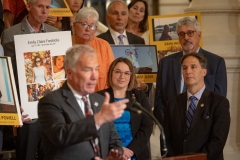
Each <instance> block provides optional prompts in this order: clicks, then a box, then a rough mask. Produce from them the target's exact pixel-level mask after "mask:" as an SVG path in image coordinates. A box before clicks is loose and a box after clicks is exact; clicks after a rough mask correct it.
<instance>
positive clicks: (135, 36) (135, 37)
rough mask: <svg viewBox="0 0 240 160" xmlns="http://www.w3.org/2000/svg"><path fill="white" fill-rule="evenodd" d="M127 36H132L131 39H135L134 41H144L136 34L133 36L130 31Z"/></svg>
mask: <svg viewBox="0 0 240 160" xmlns="http://www.w3.org/2000/svg"><path fill="white" fill-rule="evenodd" d="M126 34H127V36H128V37H129V36H131V38H134V39H138V40H144V39H143V38H142V37H139V36H137V35H135V34H132V33H130V32H128V31H126Z"/></svg>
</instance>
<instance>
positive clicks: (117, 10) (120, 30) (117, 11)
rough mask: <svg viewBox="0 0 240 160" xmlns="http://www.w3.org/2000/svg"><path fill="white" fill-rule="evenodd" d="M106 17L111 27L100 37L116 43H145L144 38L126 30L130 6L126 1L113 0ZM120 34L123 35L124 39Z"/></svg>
mask: <svg viewBox="0 0 240 160" xmlns="http://www.w3.org/2000/svg"><path fill="white" fill-rule="evenodd" d="M106 19H107V22H108V23H109V26H110V28H109V30H107V31H106V32H105V33H102V34H100V35H98V37H99V38H102V39H104V40H106V41H108V43H109V44H116V45H119V44H121V45H129V44H145V42H144V39H143V38H141V37H139V36H136V35H134V34H132V33H129V32H127V31H126V30H125V28H126V26H127V22H128V8H127V5H126V3H125V2H124V1H122V0H114V1H112V2H111V3H110V4H109V5H108V8H107V15H106ZM120 35H122V38H123V39H122V41H121V40H120V37H119V36H120Z"/></svg>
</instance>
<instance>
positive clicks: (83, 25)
mask: <svg viewBox="0 0 240 160" xmlns="http://www.w3.org/2000/svg"><path fill="white" fill-rule="evenodd" d="M76 23H79V24H81V26H82V27H83V28H85V29H86V28H87V27H89V29H90V30H92V31H95V30H96V29H97V26H96V25H93V24H91V25H88V24H87V23H86V22H76Z"/></svg>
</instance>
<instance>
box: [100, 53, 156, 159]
mask: <svg viewBox="0 0 240 160" xmlns="http://www.w3.org/2000/svg"><path fill="white" fill-rule="evenodd" d="M107 85H108V87H109V88H107V89H105V90H101V91H99V92H98V93H100V94H102V95H104V93H105V92H108V93H109V94H110V102H114V101H118V100H121V99H124V98H128V99H131V98H132V96H133V94H134V96H135V97H136V101H137V102H139V103H140V104H141V105H142V106H143V107H144V108H145V109H146V110H148V111H149V112H151V107H150V105H149V102H148V99H147V97H146V95H145V93H144V92H143V91H141V90H137V89H135V87H136V86H137V79H136V76H135V69H134V67H133V65H132V63H131V62H130V61H129V60H128V59H127V58H122V57H120V58H117V59H115V60H114V61H113V62H112V64H111V65H110V68H109V72H108V80H107ZM114 124H115V128H116V130H117V132H118V135H119V136H120V138H121V140H122V145H123V148H124V155H125V156H127V157H128V158H131V160H146V159H150V148H149V139H150V136H151V133H152V128H153V122H152V120H151V119H150V118H149V117H148V116H146V115H144V114H138V113H135V112H132V111H129V110H128V109H126V110H125V111H124V113H123V115H122V117H120V118H119V119H116V120H115V121H114Z"/></svg>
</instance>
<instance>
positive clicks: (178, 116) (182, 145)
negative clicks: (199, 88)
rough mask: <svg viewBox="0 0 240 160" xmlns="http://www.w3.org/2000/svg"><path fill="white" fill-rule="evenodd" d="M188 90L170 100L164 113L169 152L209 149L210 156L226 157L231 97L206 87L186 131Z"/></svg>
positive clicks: (220, 159) (212, 158)
mask: <svg viewBox="0 0 240 160" xmlns="http://www.w3.org/2000/svg"><path fill="white" fill-rule="evenodd" d="M186 113H187V92H184V93H182V94H180V95H178V96H176V97H174V98H172V99H170V100H169V101H168V105H167V107H166V112H165V117H164V123H163V124H164V129H165V135H166V140H167V147H168V156H174V155H180V154H185V153H194V152H195V153H196V152H197V153H207V158H208V160H223V148H224V145H225V143H226V140H227V136H228V132H229V127H230V113H229V101H228V100H227V99H226V98H225V97H224V96H221V95H218V94H216V93H214V92H211V91H209V90H208V89H205V90H204V92H203V94H202V96H201V98H200V100H199V102H198V105H197V109H196V111H195V113H194V116H193V120H192V123H191V126H190V129H189V132H188V133H186Z"/></svg>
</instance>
